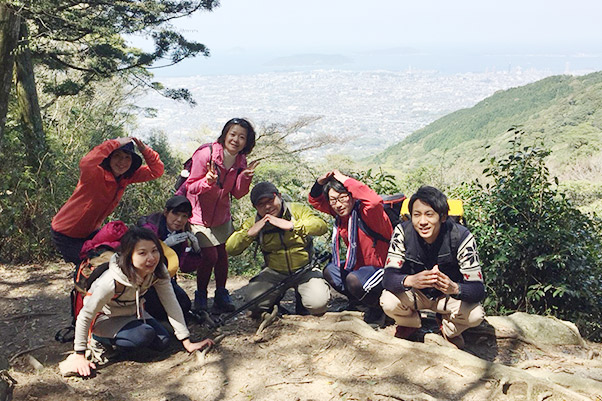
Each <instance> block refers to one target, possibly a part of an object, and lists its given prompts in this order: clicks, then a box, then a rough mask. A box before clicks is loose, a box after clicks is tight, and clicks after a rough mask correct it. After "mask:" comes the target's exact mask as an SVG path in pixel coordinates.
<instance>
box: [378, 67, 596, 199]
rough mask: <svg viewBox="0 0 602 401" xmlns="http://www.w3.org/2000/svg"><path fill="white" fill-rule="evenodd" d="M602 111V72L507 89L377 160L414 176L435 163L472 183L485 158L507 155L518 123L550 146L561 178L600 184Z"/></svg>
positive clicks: (530, 139)
mask: <svg viewBox="0 0 602 401" xmlns="http://www.w3.org/2000/svg"><path fill="white" fill-rule="evenodd" d="M601 106H602V72H596V73H592V74H589V75H585V76H577V77H574V76H567V75H560V76H553V77H549V78H546V79H543V80H541V81H538V82H535V83H533V84H529V85H525V86H522V87H518V88H513V89H509V90H506V91H500V92H498V93H496V94H494V95H493V96H491V97H489V98H487V99H485V100H483V101H481V102H480V103H478V104H477V105H475V106H474V107H472V108H470V109H463V110H459V111H456V112H454V113H451V114H449V115H447V116H445V117H442V118H440V119H439V120H437V121H435V122H433V123H432V124H429V125H428V126H426V127H424V128H422V129H420V130H418V131H416V132H415V133H413V134H412V135H410V136H409V137H407V138H406V139H405V140H403V141H402V142H400V143H398V144H397V145H394V146H391V147H389V148H387V149H386V150H385V151H383V152H382V153H381V154H379V155H377V156H376V157H374V158H373V159H371V160H370V162H371V163H376V164H378V165H381V166H383V167H386V168H390V169H392V170H394V171H396V172H398V173H406V174H407V173H408V172H409V171H412V170H415V169H419V168H424V167H428V166H435V167H436V168H437V170H438V171H445V175H447V176H448V177H451V181H452V183H453V181H454V178H453V177H456V180H455V181H461V180H466V179H467V178H473V177H475V176H478V175H480V173H481V171H482V168H478V166H479V165H480V164H479V163H480V160H481V159H482V158H483V157H484V156H493V155H499V154H500V153H503V152H505V151H506V150H507V149H506V148H507V143H508V139H509V138H510V137H511V136H512V134H510V133H508V129H509V128H511V127H514V126H518V127H520V129H522V130H523V131H524V132H525V134H524V136H523V141H524V142H526V143H540V144H541V143H542V142H543V145H544V146H545V147H546V148H548V149H549V150H551V154H550V156H549V157H548V158H547V163H548V166H549V167H550V170H551V172H552V174H553V175H556V176H558V177H559V178H560V179H561V181H577V180H584V181H589V182H590V183H591V182H592V181H594V182H597V181H599V167H598V166H599V165H600V163H598V161H599V160H600V150H601V149H602V135H600V132H601V130H602V107H601ZM487 146H489V148H488V149H485V148H486V147H487ZM448 182H450V181H449V180H448ZM590 190H591V188H590ZM590 200H591V199H590Z"/></svg>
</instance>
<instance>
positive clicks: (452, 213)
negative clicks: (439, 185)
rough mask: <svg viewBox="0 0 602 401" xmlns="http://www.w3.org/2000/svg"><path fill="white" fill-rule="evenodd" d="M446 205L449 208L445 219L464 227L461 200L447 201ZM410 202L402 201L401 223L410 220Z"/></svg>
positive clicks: (407, 200)
mask: <svg viewBox="0 0 602 401" xmlns="http://www.w3.org/2000/svg"><path fill="white" fill-rule="evenodd" d="M447 204H448V206H449V212H448V214H447V217H448V218H450V219H452V220H453V221H455V222H456V223H460V224H461V225H463V226H465V225H466V221H465V219H464V205H463V203H462V200H461V199H448V200H447ZM409 205H410V200H409V199H405V200H404V201H403V205H402V206H401V219H402V220H403V221H406V220H411V217H410V208H409Z"/></svg>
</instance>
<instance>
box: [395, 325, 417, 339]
mask: <svg viewBox="0 0 602 401" xmlns="http://www.w3.org/2000/svg"><path fill="white" fill-rule="evenodd" d="M417 331H418V328H416V327H406V326H397V327H396V328H395V334H394V336H395V337H397V338H401V339H403V340H409V339H410V337H412V335H413V334H414V333H416V332H417Z"/></svg>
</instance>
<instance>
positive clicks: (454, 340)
mask: <svg viewBox="0 0 602 401" xmlns="http://www.w3.org/2000/svg"><path fill="white" fill-rule="evenodd" d="M441 335H442V336H443V338H445V339H446V340H447V341H448V342H450V343H451V344H453V346H454V347H456V348H457V349H464V346H465V345H466V343H465V342H464V337H463V336H462V334H459V335H457V336H455V337H448V336H446V335H445V334H444V332H443V331H441Z"/></svg>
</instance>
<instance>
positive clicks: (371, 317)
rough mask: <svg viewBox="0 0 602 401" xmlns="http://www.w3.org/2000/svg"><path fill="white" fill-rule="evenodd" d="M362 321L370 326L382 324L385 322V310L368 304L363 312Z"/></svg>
mask: <svg viewBox="0 0 602 401" xmlns="http://www.w3.org/2000/svg"><path fill="white" fill-rule="evenodd" d="M364 322H366V323H368V324H369V325H370V326H376V327H378V326H382V325H383V324H384V322H385V312H383V309H382V308H381V307H380V306H370V307H368V309H366V311H365V312H364Z"/></svg>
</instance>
